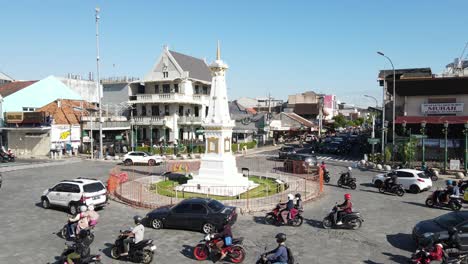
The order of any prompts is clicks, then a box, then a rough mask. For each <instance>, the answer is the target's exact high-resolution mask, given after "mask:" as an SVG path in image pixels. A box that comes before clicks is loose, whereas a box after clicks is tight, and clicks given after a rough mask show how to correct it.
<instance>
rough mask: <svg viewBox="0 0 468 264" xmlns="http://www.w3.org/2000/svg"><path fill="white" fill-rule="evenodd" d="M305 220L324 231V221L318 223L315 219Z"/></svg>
mask: <svg viewBox="0 0 468 264" xmlns="http://www.w3.org/2000/svg"><path fill="white" fill-rule="evenodd" d="M304 220H305V222H306V223H307V224H308V225H310V226H313V227H316V228H322V229H323V226H322V221H318V220H315V219H304Z"/></svg>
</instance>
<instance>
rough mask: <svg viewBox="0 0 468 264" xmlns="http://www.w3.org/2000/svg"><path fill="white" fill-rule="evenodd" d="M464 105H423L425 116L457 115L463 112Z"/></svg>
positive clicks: (422, 110)
mask: <svg viewBox="0 0 468 264" xmlns="http://www.w3.org/2000/svg"><path fill="white" fill-rule="evenodd" d="M463 106H464V103H443V104H421V112H422V113H423V114H429V115H430V114H455V113H461V112H463Z"/></svg>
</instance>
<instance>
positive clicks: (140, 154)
mask: <svg viewBox="0 0 468 264" xmlns="http://www.w3.org/2000/svg"><path fill="white" fill-rule="evenodd" d="M163 161H164V158H163V157H162V156H159V155H151V154H149V153H147V152H144V151H130V152H129V153H127V154H125V155H124V156H123V162H124V164H125V166H130V165H132V164H137V163H141V164H148V165H149V166H154V165H159V164H161V163H163Z"/></svg>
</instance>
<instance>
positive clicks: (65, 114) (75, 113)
mask: <svg viewBox="0 0 468 264" xmlns="http://www.w3.org/2000/svg"><path fill="white" fill-rule="evenodd" d="M58 101H60V107H59V106H58V103H57V102H58ZM81 108H82V109H89V108H91V109H96V107H95V106H94V105H93V104H90V103H88V102H86V101H82V100H69V99H59V100H55V101H53V102H52V103H49V104H47V105H45V106H43V107H41V108H39V109H37V110H36V111H37V112H45V113H47V114H48V115H50V116H52V118H53V119H54V124H60V125H65V124H69V125H78V124H80V118H81V116H87V115H88V112H87V111H85V110H83V111H82V110H81Z"/></svg>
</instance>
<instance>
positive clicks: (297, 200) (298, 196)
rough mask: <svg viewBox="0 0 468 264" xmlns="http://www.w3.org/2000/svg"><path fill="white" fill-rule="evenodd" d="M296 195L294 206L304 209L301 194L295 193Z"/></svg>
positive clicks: (300, 209)
mask: <svg viewBox="0 0 468 264" xmlns="http://www.w3.org/2000/svg"><path fill="white" fill-rule="evenodd" d="M294 197H296V204H295V205H294V207H295V208H296V209H297V210H299V211H303V210H304V207H303V206H302V199H301V194H300V193H296V195H294Z"/></svg>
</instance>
